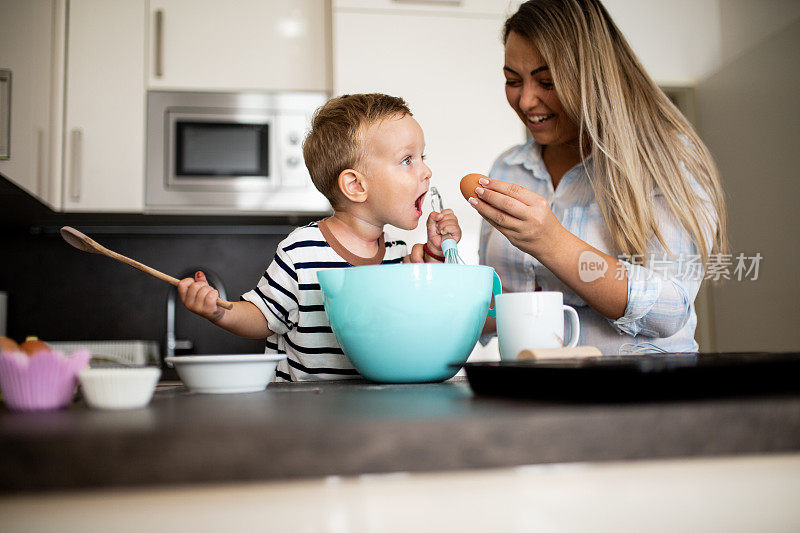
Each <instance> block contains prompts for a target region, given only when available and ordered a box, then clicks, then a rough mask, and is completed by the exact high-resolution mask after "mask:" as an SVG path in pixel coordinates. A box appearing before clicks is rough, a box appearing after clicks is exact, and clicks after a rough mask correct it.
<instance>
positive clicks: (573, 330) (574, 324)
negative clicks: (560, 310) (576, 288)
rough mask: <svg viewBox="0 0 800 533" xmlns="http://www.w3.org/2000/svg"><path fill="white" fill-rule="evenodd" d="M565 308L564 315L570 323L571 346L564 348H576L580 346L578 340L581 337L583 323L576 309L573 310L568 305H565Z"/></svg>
mask: <svg viewBox="0 0 800 533" xmlns="http://www.w3.org/2000/svg"><path fill="white" fill-rule="evenodd" d="M563 307H564V313H566V315H567V317H568V318H569V322H570V326H569V332H570V335H569V344H567V345H566V346H564V348H574V347H575V346H577V345H578V339H579V338H580V336H581V321H580V320H579V319H578V312H577V311H576V310H575V309H573V308H572V307H570V306H568V305H565V306H563Z"/></svg>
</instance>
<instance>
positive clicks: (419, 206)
mask: <svg viewBox="0 0 800 533" xmlns="http://www.w3.org/2000/svg"><path fill="white" fill-rule="evenodd" d="M426 194H428V193H427V191H426V192H424V193H422V194H421V195H420V197H419V198H417V199H416V201H414V209H416V210H417V214H418V215H422V201H423V200H424V199H425V195H426Z"/></svg>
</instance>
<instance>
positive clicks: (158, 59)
mask: <svg viewBox="0 0 800 533" xmlns="http://www.w3.org/2000/svg"><path fill="white" fill-rule="evenodd" d="M163 48H164V10H163V9H156V28H155V45H154V49H155V50H154V53H155V57H154V58H153V59H154V61H153V62H154V64H155V76H156V78H160V77H161V76H163V75H164V52H163Z"/></svg>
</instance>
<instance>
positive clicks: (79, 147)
mask: <svg viewBox="0 0 800 533" xmlns="http://www.w3.org/2000/svg"><path fill="white" fill-rule="evenodd" d="M145 19H146V6H145V2H144V0H115V1H114V2H108V1H106V0H71V1H70V2H69V16H68V32H67V36H68V45H67V69H66V81H65V93H66V105H65V128H64V177H65V179H64V194H63V197H64V210H65V211H107V212H114V211H116V212H141V211H142V209H143V205H144V117H145V113H144V104H145V88H144V82H145V73H144V64H145V60H144V49H145V42H144V41H145V35H146V29H145Z"/></svg>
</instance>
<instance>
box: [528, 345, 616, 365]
mask: <svg viewBox="0 0 800 533" xmlns="http://www.w3.org/2000/svg"><path fill="white" fill-rule="evenodd" d="M600 355H603V354H601V353H600V350H599V349H597V348H595V347H594V346H575V347H574V348H529V349H527V350H522V351H521V352H519V354H517V360H518V361H523V360H525V359H581V358H584V357H598V356H600Z"/></svg>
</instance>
